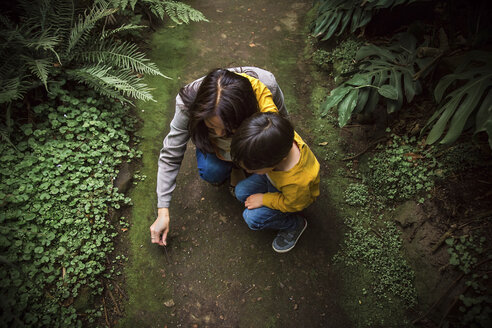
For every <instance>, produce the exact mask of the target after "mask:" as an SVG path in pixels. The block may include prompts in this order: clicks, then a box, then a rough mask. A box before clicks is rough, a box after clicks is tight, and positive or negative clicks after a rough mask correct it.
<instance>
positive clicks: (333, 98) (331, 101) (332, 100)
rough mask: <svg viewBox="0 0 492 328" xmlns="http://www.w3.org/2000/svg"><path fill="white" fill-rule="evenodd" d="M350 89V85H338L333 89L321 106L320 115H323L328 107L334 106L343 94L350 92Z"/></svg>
mask: <svg viewBox="0 0 492 328" xmlns="http://www.w3.org/2000/svg"><path fill="white" fill-rule="evenodd" d="M350 90H351V88H350V87H338V88H336V89H333V90H332V91H331V93H330V95H329V96H328V98H327V99H326V101H325V103H324V104H323V105H322V106H321V107H322V112H321V116H325V115H326V114H327V113H328V111H329V110H330V108H332V107H335V106H336V105H337V104H338V103H339V102H340V101H341V100H342V99H343V97H345V95H346V94H347V93H349V92H350Z"/></svg>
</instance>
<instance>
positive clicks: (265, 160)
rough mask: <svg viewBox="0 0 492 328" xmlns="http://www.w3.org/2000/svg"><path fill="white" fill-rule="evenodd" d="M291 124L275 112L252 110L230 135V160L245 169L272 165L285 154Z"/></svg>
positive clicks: (287, 149) (287, 150)
mask: <svg viewBox="0 0 492 328" xmlns="http://www.w3.org/2000/svg"><path fill="white" fill-rule="evenodd" d="M293 142H294V127H293V126H292V124H291V123H290V122H289V120H288V119H286V118H283V117H282V116H280V115H278V114H276V113H256V114H254V115H253V116H251V117H250V118H248V119H246V120H245V121H244V122H243V123H242V124H241V126H240V127H239V129H237V131H236V133H235V134H234V136H233V137H232V144H231V156H232V160H233V161H234V163H236V164H237V165H239V166H241V167H243V168H245V169H248V170H259V169H264V168H267V167H274V166H276V165H277V164H278V163H280V162H281V161H282V160H283V159H284V158H285V157H287V155H288V154H289V151H290V149H291V148H292V143H293Z"/></svg>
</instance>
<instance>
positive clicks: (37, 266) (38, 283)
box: [0, 85, 139, 327]
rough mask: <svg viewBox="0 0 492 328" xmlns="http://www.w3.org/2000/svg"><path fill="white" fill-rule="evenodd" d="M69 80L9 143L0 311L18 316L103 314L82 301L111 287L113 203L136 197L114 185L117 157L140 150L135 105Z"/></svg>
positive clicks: (54, 319) (68, 319) (32, 321)
mask: <svg viewBox="0 0 492 328" xmlns="http://www.w3.org/2000/svg"><path fill="white" fill-rule="evenodd" d="M62 87H63V86H62V85H60V87H59V88H55V87H53V88H52V91H51V94H50V97H49V100H47V101H45V102H44V103H42V104H39V105H37V106H35V107H33V108H32V115H33V117H32V120H33V121H34V122H35V123H26V124H23V125H21V126H19V131H15V132H18V133H13V134H12V135H11V138H10V143H2V144H1V145H0V147H1V154H2V155H1V157H0V161H1V162H2V171H1V173H0V174H1V180H2V184H1V185H0V199H1V204H2V213H1V216H0V221H1V223H2V224H1V231H2V233H1V236H0V253H1V254H2V259H3V261H4V263H5V264H4V269H6V270H2V271H1V273H0V274H1V291H0V293H1V295H2V302H3V304H2V308H3V309H4V311H3V313H2V319H1V320H2V322H4V323H7V324H9V325H19V324H24V325H27V326H51V327H66V326H76V325H80V324H81V322H80V317H79V315H87V316H86V317H85V318H86V319H85V320H93V317H94V315H97V314H99V315H100V314H101V313H100V312H99V311H98V310H94V309H90V307H88V309H89V310H88V311H87V312H86V313H84V312H82V313H80V312H79V310H80V309H77V308H76V307H75V306H74V304H75V303H76V299H77V296H78V294H79V292H80V290H81V288H88V289H89V290H90V293H91V294H93V295H100V294H101V293H102V291H103V286H102V285H101V282H100V280H99V278H100V277H101V275H102V274H103V273H104V272H105V270H106V265H105V262H106V257H107V255H108V254H109V253H111V251H112V250H113V238H114V237H115V235H116V234H117V233H116V231H115V229H114V226H113V223H112V222H110V221H109V220H108V219H107V215H108V210H109V208H119V207H120V206H121V205H123V204H128V203H129V202H130V199H129V198H126V197H124V195H123V194H121V193H119V192H118V190H117V188H114V187H113V180H114V179H115V178H116V176H117V173H118V170H117V166H118V165H119V164H120V163H121V162H122V161H126V160H129V159H132V158H135V157H138V156H139V154H138V153H137V152H136V151H135V150H134V149H132V148H131V147H130V133H131V131H133V127H134V123H135V120H134V119H133V118H132V117H131V116H130V115H129V107H127V106H124V105H122V104H121V103H119V102H115V101H110V100H109V99H107V98H101V97H98V96H97V95H96V94H95V93H94V92H91V91H87V90H85V88H84V87H82V88H80V87H71V88H70V89H71V91H70V92H69V91H67V90H65V89H62ZM18 105H19V106H21V104H18Z"/></svg>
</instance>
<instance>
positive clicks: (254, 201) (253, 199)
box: [244, 194, 263, 210]
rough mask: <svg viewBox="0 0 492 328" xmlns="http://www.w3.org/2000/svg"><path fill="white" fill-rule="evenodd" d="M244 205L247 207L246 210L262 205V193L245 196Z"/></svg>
mask: <svg viewBox="0 0 492 328" xmlns="http://www.w3.org/2000/svg"><path fill="white" fill-rule="evenodd" d="M244 206H245V207H247V208H248V210H252V209H254V208H258V207H262V206H263V194H253V195H251V196H249V197H248V198H246V201H245V202H244Z"/></svg>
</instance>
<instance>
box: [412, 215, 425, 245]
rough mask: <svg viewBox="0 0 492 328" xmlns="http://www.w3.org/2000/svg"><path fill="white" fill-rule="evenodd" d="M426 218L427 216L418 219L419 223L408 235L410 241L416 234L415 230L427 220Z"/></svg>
mask: <svg viewBox="0 0 492 328" xmlns="http://www.w3.org/2000/svg"><path fill="white" fill-rule="evenodd" d="M428 219H429V217H426V218H425V219H423V220H420V222H419V224H418V225H417V226H416V227H415V228H414V229H413V231H412V234H411V235H410V237H409V241H410V242H412V241H413V239H414V238H415V235H416V234H417V230H418V229H420V227H421V226H423V225H424V223H425V222H427V220H428Z"/></svg>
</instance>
